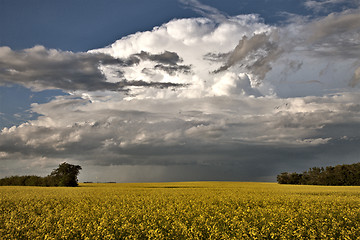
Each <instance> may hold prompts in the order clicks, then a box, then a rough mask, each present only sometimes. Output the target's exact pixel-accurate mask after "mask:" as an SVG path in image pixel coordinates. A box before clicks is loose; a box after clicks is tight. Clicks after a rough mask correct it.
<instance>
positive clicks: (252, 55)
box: [215, 33, 283, 80]
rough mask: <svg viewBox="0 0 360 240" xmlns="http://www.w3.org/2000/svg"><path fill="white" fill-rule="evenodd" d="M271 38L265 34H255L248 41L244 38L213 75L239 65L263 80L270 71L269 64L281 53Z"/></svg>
mask: <svg viewBox="0 0 360 240" xmlns="http://www.w3.org/2000/svg"><path fill="white" fill-rule="evenodd" d="M271 37H272V36H271V35H268V34H266V33H262V34H255V35H254V36H253V37H251V38H250V39H249V38H248V37H247V36H244V37H243V39H242V40H240V41H239V44H238V45H237V46H236V47H235V49H234V51H232V52H231V53H230V54H229V57H228V59H227V62H226V64H225V65H223V66H222V67H220V68H219V69H218V70H216V71H215V73H219V72H222V71H225V70H227V69H229V68H230V67H232V66H234V65H236V64H240V65H241V67H245V68H246V69H247V70H248V71H250V72H251V73H253V74H255V75H256V76H258V77H259V78H260V80H263V79H264V78H265V75H266V73H267V72H269V71H270V70H271V66H270V63H271V62H273V61H275V60H277V59H278V58H279V56H280V55H281V53H282V52H283V51H282V50H281V49H280V47H279V46H278V45H277V44H276V43H275V42H273V41H271Z"/></svg>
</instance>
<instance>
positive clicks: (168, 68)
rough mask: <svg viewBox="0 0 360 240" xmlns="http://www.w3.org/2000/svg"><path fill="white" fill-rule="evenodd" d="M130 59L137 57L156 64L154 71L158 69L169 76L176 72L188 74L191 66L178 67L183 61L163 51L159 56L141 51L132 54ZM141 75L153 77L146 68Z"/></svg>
mask: <svg viewBox="0 0 360 240" xmlns="http://www.w3.org/2000/svg"><path fill="white" fill-rule="evenodd" d="M131 57H139V58H140V59H141V60H150V61H153V62H156V63H158V64H156V65H155V66H154V69H160V70H162V71H165V72H166V73H168V74H169V75H175V74H176V73H177V72H181V73H185V74H189V73H190V72H191V66H188V65H179V64H178V63H181V62H182V61H183V60H182V59H181V58H180V57H179V55H178V54H177V53H175V52H169V51H165V52H163V53H160V54H150V53H148V52H145V51H141V52H140V53H138V54H133V55H132V56H131ZM142 71H143V73H145V74H148V75H153V74H154V73H152V72H151V70H150V69H148V68H146V69H143V70H142Z"/></svg>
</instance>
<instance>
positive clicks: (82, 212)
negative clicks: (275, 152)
mask: <svg viewBox="0 0 360 240" xmlns="http://www.w3.org/2000/svg"><path fill="white" fill-rule="evenodd" d="M0 200H1V205H0V238H1V239H359V236H360V187H323V186H293V185H279V184H276V183H241V182H183V183H141V184H139V183H129V184H120V183H117V184H110V183H108V184H80V187H77V188H69V187H13V186H9V187H7V186H3V187H0Z"/></svg>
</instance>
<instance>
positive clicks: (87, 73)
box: [0, 46, 182, 91]
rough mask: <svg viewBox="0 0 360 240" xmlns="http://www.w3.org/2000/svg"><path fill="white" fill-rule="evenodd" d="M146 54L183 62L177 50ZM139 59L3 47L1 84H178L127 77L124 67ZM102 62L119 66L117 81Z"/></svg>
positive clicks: (117, 87)
mask: <svg viewBox="0 0 360 240" xmlns="http://www.w3.org/2000/svg"><path fill="white" fill-rule="evenodd" d="M143 55H144V56H145V55H146V56H147V57H148V58H149V59H150V60H154V61H158V62H166V63H169V64H171V65H174V64H176V62H178V61H180V59H179V57H178V56H177V55H176V54H175V53H170V52H165V53H164V54H160V55H149V54H145V53H143ZM139 62H140V59H139V58H137V57H136V56H130V57H129V58H127V59H117V58H113V57H112V56H110V55H107V54H103V53H73V52H65V51H59V50H54V49H46V48H44V47H43V46H35V47H33V48H30V49H25V50H22V51H13V50H11V49H10V48H8V47H1V48H0V84H3V85H4V84H20V85H24V86H26V87H30V88H33V89H35V90H42V89H49V88H57V89H62V90H66V91H75V90H84V91H103V90H109V91H127V87H130V86H143V87H157V88H167V87H170V86H171V87H176V86H178V85H177V84H175V83H160V82H150V83H149V82H145V81H141V80H132V81H128V80H124V79H123V72H122V71H121V69H122V68H124V67H129V66H132V65H134V64H138V63H139ZM100 65H103V66H109V65H111V66H115V67H116V68H118V70H117V71H118V73H119V74H120V75H119V76H118V77H119V79H118V81H117V82H108V81H106V80H107V79H106V76H105V75H104V74H103V73H102V71H101V70H100V68H99V66H100ZM180 69H181V66H180ZM174 71H175V69H174ZM179 86H182V85H179Z"/></svg>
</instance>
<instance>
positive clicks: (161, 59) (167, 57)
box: [132, 51, 182, 65]
mask: <svg viewBox="0 0 360 240" xmlns="http://www.w3.org/2000/svg"><path fill="white" fill-rule="evenodd" d="M132 56H133V57H139V58H141V59H142V60H150V61H154V62H158V63H162V64H167V65H177V63H179V62H182V59H181V58H180V57H179V55H178V54H177V53H175V52H169V51H165V52H163V53H160V54H150V53H148V52H145V51H141V52H140V53H138V54H133V55H132Z"/></svg>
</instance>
